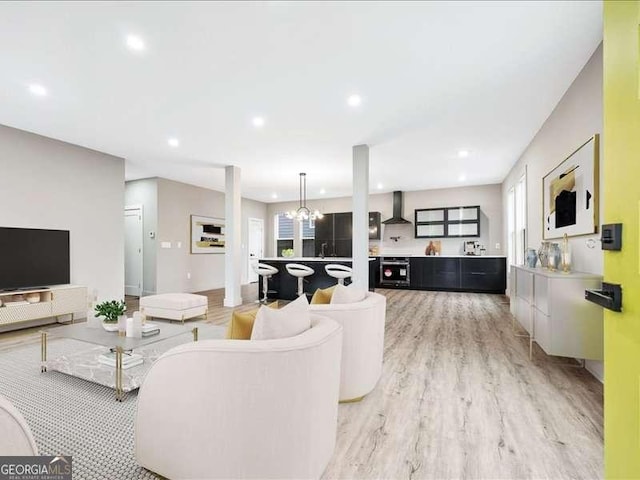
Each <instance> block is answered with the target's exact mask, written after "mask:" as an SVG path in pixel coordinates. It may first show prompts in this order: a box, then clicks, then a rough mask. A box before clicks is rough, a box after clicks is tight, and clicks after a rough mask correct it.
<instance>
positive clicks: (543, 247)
mask: <svg viewBox="0 0 640 480" xmlns="http://www.w3.org/2000/svg"><path fill="white" fill-rule="evenodd" d="M550 245H551V244H550V242H542V243H541V244H540V248H539V249H538V259H539V260H540V266H541V267H542V268H547V267H548V266H549V248H550Z"/></svg>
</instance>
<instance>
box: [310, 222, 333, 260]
mask: <svg viewBox="0 0 640 480" xmlns="http://www.w3.org/2000/svg"><path fill="white" fill-rule="evenodd" d="M314 244H315V248H314V250H315V255H314V256H316V257H321V256H322V255H324V256H327V257H328V256H330V255H331V252H332V251H333V214H332V213H325V214H324V216H323V217H322V218H318V219H316V222H315V240H314ZM323 244H325V245H324V247H323Z"/></svg>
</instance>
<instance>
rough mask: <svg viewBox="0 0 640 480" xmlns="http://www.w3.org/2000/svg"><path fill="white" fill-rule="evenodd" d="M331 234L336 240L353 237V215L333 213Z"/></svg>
mask: <svg viewBox="0 0 640 480" xmlns="http://www.w3.org/2000/svg"><path fill="white" fill-rule="evenodd" d="M333 236H334V238H335V239H336V240H351V239H352V238H353V216H352V215H351V213H334V214H333Z"/></svg>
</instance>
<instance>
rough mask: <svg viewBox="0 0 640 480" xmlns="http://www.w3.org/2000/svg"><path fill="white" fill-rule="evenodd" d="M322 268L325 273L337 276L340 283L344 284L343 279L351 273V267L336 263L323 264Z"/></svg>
mask: <svg viewBox="0 0 640 480" xmlns="http://www.w3.org/2000/svg"><path fill="white" fill-rule="evenodd" d="M324 269H325V271H326V272H327V275H329V276H330V277H333V278H337V279H338V283H339V284H340V285H344V279H345V278H349V277H350V276H351V274H352V273H353V269H352V268H351V267H347V266H346V265H340V264H338V263H330V264H328V265H325V266H324Z"/></svg>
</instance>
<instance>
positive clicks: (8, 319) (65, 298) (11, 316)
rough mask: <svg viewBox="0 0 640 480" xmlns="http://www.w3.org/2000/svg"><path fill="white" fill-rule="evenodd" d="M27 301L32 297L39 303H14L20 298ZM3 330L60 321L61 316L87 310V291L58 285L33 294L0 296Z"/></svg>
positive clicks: (21, 293)
mask: <svg viewBox="0 0 640 480" xmlns="http://www.w3.org/2000/svg"><path fill="white" fill-rule="evenodd" d="M19 295H21V296H22V297H23V298H25V299H26V298H27V296H28V295H33V297H34V298H33V300H35V298H36V297H37V298H38V301H37V302H34V303H28V302H26V301H23V302H17V303H14V302H15V300H16V298H19V297H17V296H19ZM0 300H1V301H2V306H0V326H6V325H10V324H14V323H20V322H26V321H29V320H39V319H42V318H53V317H55V318H56V320H59V317H60V316H62V315H71V320H72V321H73V316H74V314H75V313H78V312H84V311H86V310H87V287H82V286H78V285H59V286H54V287H48V288H39V289H33V290H22V291H11V292H0Z"/></svg>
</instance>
